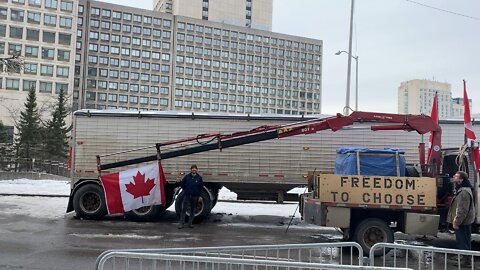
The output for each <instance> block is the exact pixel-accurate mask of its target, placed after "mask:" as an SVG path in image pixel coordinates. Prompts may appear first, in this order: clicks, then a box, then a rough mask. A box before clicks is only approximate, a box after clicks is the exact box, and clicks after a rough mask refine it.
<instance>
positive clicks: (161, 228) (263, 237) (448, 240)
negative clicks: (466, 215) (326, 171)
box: [0, 198, 480, 269]
mask: <svg viewBox="0 0 480 270" xmlns="http://www.w3.org/2000/svg"><path fill="white" fill-rule="evenodd" d="M42 200H49V198H39V202H38V203H39V204H41V203H42ZM236 205H237V206H238V207H244V206H242V204H241V203H236ZM250 207H251V206H250ZM15 210H16V209H15V206H14V205H12V204H9V203H3V202H2V201H1V200H0V269H94V265H95V260H96V258H97V257H98V256H99V255H100V254H101V253H102V252H103V251H105V250H108V249H127V248H128V249H130V248H176V247H203V246H205V247H206V246H233V245H264V244H302V243H303V244H304V243H319V242H337V241H341V235H340V234H339V233H338V232H337V231H336V230H334V229H333V228H324V227H317V226H312V225H306V224H304V223H303V222H302V221H301V220H300V219H299V218H298V213H297V217H296V218H294V219H293V223H292V225H291V227H290V228H289V230H288V232H287V233H286V232H285V231H286V228H287V224H288V223H289V221H290V220H289V218H287V217H281V216H273V215H272V216H268V215H255V216H243V215H230V214H228V213H221V214H218V213H217V214H215V213H213V214H211V216H210V217H209V219H207V220H205V221H204V222H202V223H201V224H196V225H195V227H194V228H193V229H190V228H184V229H181V230H179V229H177V217H176V215H175V213H174V212H171V211H167V213H166V214H165V216H164V217H163V218H162V219H161V220H159V221H157V222H148V223H137V222H132V221H127V220H124V219H123V217H111V218H107V219H104V220H101V221H89V220H80V219H77V218H75V217H74V215H73V214H68V215H65V216H61V217H56V218H52V215H46V216H47V218H41V217H39V216H42V215H41V213H40V214H37V215H32V214H22V213H21V211H15ZM44 210H45V211H48V209H44ZM40 211H41V210H40ZM396 239H397V240H398V239H404V240H406V243H407V244H411V243H415V244H425V245H431V246H436V247H445V248H451V247H453V246H454V244H455V243H454V236H453V235H451V234H445V233H442V234H439V237H438V238H428V239H426V238H415V237H413V236H406V235H403V234H396ZM474 239H475V242H474V245H473V248H474V249H475V250H480V247H479V246H478V244H477V243H479V240H480V239H479V236H478V235H475V236H474Z"/></svg>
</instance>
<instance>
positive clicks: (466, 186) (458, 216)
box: [447, 171, 475, 250]
mask: <svg viewBox="0 0 480 270" xmlns="http://www.w3.org/2000/svg"><path fill="white" fill-rule="evenodd" d="M453 183H454V185H455V196H454V197H453V201H452V204H451V205H450V208H449V209H448V216H447V222H448V223H451V224H452V225H453V229H454V230H455V238H456V242H457V248H458V249H464V250H471V241H472V229H471V225H472V223H473V222H474V220H475V206H474V201H473V194H472V185H471V184H470V181H469V180H468V174H467V173H466V172H462V171H458V172H457V173H456V174H455V175H454V176H453Z"/></svg>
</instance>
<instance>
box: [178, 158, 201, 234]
mask: <svg viewBox="0 0 480 270" xmlns="http://www.w3.org/2000/svg"><path fill="white" fill-rule="evenodd" d="M182 189H183V192H184V193H185V197H183V202H182V211H181V212H180V222H179V225H178V228H179V229H182V228H183V225H184V224H185V216H186V214H187V209H190V212H189V213H190V215H189V217H188V227H190V228H193V225H192V223H193V219H194V217H195V209H196V208H197V201H198V197H200V195H202V191H203V179H202V176H200V174H198V168H197V165H192V166H191V167H190V173H189V174H187V175H185V177H183V179H182ZM192 209H193V210H192Z"/></svg>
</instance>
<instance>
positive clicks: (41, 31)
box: [0, 0, 77, 128]
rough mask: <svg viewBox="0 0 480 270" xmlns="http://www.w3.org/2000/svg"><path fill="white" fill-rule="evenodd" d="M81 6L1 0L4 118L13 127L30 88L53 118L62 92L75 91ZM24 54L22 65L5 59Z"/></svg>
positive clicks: (0, 109)
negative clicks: (77, 31)
mask: <svg viewBox="0 0 480 270" xmlns="http://www.w3.org/2000/svg"><path fill="white" fill-rule="evenodd" d="M76 12H77V5H76V3H75V2H74V1H72V0H0V59H3V60H2V61H0V75H1V76H0V103H1V106H0V120H1V121H2V122H3V124H4V125H6V126H9V127H11V128H13V126H14V122H15V120H18V119H19V116H20V111H21V110H23V108H24V103H25V100H26V97H27V94H28V90H29V89H30V88H35V89H36V92H37V103H38V108H39V112H40V113H41V114H42V116H43V117H44V118H46V117H50V112H51V109H52V104H54V103H55V102H56V100H57V94H58V93H59V92H60V90H63V91H65V92H66V93H67V96H68V98H69V102H71V96H72V92H73V81H74V74H73V63H74V55H75V35H74V34H73V35H72V33H74V32H75V29H76V27H75V25H76ZM13 55H18V56H19V57H20V59H22V61H23V65H22V68H20V69H17V68H13V69H12V68H10V67H11V66H10V65H9V64H7V61H4V59H7V58H10V57H11V56H13Z"/></svg>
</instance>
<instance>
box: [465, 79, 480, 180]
mask: <svg viewBox="0 0 480 270" xmlns="http://www.w3.org/2000/svg"><path fill="white" fill-rule="evenodd" d="M463 122H464V125H465V137H466V138H467V145H468V146H473V157H474V158H475V169H476V170H477V171H479V170H480V151H479V149H478V146H475V145H473V142H474V141H475V140H476V139H477V137H476V136H475V132H474V131H473V126H472V118H471V115H470V105H469V102H468V95H467V82H465V80H463Z"/></svg>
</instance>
